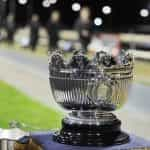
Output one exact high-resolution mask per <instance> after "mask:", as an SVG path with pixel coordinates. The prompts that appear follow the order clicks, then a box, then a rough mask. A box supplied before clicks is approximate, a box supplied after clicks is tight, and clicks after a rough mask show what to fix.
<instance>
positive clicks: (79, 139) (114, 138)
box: [53, 114, 129, 146]
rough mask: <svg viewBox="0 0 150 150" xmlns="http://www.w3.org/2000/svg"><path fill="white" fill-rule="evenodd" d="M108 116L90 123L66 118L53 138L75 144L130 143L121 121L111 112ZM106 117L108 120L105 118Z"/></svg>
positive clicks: (108, 144) (103, 144)
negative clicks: (121, 127) (122, 128)
mask: <svg viewBox="0 0 150 150" xmlns="http://www.w3.org/2000/svg"><path fill="white" fill-rule="evenodd" d="M102 116H105V115H104V114H103V115H102ZM102 116H101V117H102ZM107 117H108V115H107ZM107 117H106V116H105V117H104V118H103V117H102V118H103V119H100V120H99V121H98V122H95V123H93V122H89V123H88V124H86V123H87V122H74V121H73V120H72V119H70V118H65V119H64V120H63V121H62V129H61V130H60V131H59V132H56V133H55V134H54V135H53V140H54V141H56V142H58V143H61V144H67V145H74V146H111V145H121V144H125V143H128V142H129V136H128V134H126V133H124V132H122V131H121V129H120V126H121V121H120V120H118V119H117V118H116V117H115V116H114V115H113V114H111V115H110V114H109V120H107V119H108V118H107ZM105 118H107V119H106V120H107V121H106V120H104V119H105Z"/></svg>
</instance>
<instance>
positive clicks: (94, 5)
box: [7, 0, 150, 30]
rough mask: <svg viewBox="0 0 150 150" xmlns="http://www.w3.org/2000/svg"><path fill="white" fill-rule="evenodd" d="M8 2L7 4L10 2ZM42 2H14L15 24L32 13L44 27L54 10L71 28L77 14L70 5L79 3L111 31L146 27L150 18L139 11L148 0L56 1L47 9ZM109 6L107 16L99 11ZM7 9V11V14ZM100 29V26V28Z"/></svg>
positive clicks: (30, 0)
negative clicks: (89, 9) (99, 18)
mask: <svg viewBox="0 0 150 150" xmlns="http://www.w3.org/2000/svg"><path fill="white" fill-rule="evenodd" d="M12 1H13V0H9V1H8V2H7V3H10V2H12ZM42 1H43V0H29V1H28V4H27V5H19V4H18V2H17V0H16V3H17V5H16V9H15V14H16V22H17V24H18V25H25V24H26V23H27V22H28V21H29V20H30V17H31V14H32V13H38V14H39V15H40V19H41V23H42V24H43V25H44V24H45V23H46V21H47V19H48V18H49V15H50V12H51V11H53V10H54V9H57V10H59V11H61V15H62V22H63V23H64V24H65V25H67V26H72V24H73V23H74V21H75V18H76V17H77V16H78V12H73V11H72V9H71V5H72V3H74V2H79V3H80V4H81V5H82V6H89V7H90V8H91V12H92V15H91V19H94V17H102V19H103V27H104V28H109V27H110V26H111V28H113V29H118V30H120V29H127V28H129V27H130V28H131V27H134V26H135V25H148V24H150V18H149V17H147V18H142V17H141V16H140V15H139V11H140V9H142V8H149V7H150V0H136V1H134V0H58V2H57V3H56V4H54V5H51V6H50V7H49V8H44V7H43V6H42ZM105 5H109V6H111V7H112V13H111V14H110V15H108V16H106V15H104V14H103V13H102V11H101V9H102V7H103V6H105ZM8 12H9V9H7V13H8ZM101 28H102V26H101Z"/></svg>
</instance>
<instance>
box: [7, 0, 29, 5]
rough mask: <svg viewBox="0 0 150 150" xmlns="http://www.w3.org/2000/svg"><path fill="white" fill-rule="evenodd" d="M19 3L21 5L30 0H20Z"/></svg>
mask: <svg viewBox="0 0 150 150" xmlns="http://www.w3.org/2000/svg"><path fill="white" fill-rule="evenodd" d="M5 1H6V0H5ZM18 3H19V4H20V5H26V4H27V3H28V0H18Z"/></svg>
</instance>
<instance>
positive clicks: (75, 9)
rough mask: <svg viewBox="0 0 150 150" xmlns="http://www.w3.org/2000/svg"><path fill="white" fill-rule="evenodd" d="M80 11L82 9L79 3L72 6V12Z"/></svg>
mask: <svg viewBox="0 0 150 150" xmlns="http://www.w3.org/2000/svg"><path fill="white" fill-rule="evenodd" d="M80 9H81V5H80V4H79V3H73V4H72V10H73V11H76V12H77V11H80Z"/></svg>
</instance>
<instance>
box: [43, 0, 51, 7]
mask: <svg viewBox="0 0 150 150" xmlns="http://www.w3.org/2000/svg"><path fill="white" fill-rule="evenodd" d="M50 5H51V3H50V1H49V0H43V2H42V6H43V7H45V8H48V7H50Z"/></svg>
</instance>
